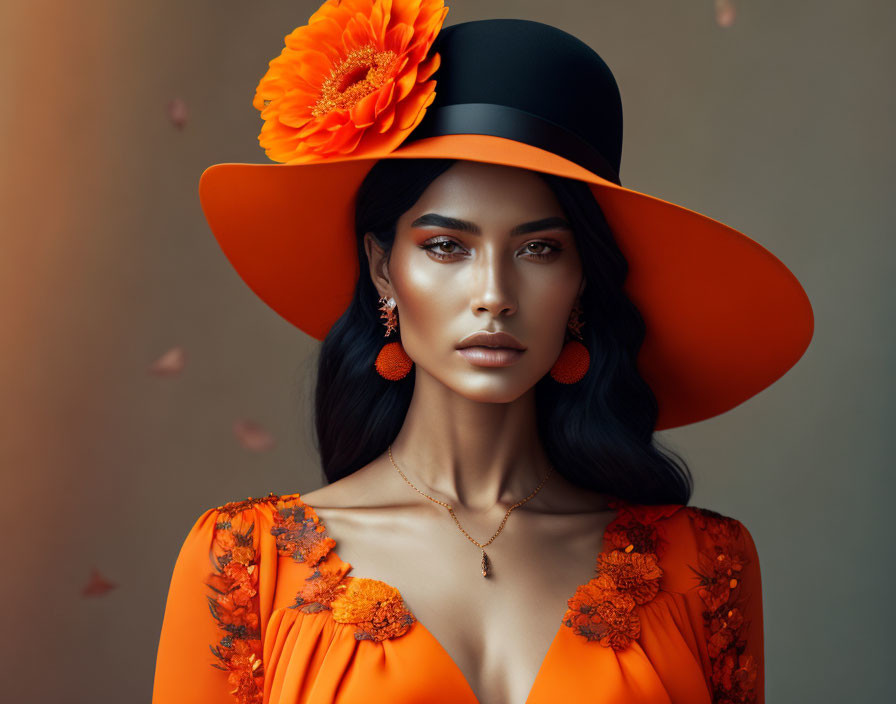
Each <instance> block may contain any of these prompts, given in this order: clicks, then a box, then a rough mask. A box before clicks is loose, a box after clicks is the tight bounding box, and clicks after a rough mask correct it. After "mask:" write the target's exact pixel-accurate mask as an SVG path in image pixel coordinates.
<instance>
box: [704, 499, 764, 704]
mask: <svg viewBox="0 0 896 704" xmlns="http://www.w3.org/2000/svg"><path fill="white" fill-rule="evenodd" d="M690 515H691V519H692V520H693V522H694V524H695V525H696V526H697V527H698V528H700V530H702V531H704V532H705V533H706V534H707V535H708V536H709V538H710V544H709V546H707V547H705V548H703V549H702V550H701V551H700V554H699V556H698V558H697V559H698V567H697V568H696V569H695V568H694V567H693V566H692V567H691V569H692V570H693V571H694V572H695V573H696V575H697V577H698V578H699V585H698V592H697V593H698V594H699V596H700V599H701V601H703V603H704V605H705V607H706V610H705V611H704V612H703V619H704V628H705V630H706V637H707V645H708V652H709V659H710V663H711V668H712V674H711V684H712V689H713V692H712V695H713V701H714V702H715V701H718V702H724V703H726V704H728V703H731V704H752V703H754V702H755V701H756V691H755V686H756V679H757V677H758V674H759V673H758V666H757V663H756V661H755V658H754V657H753V656H752V655H749V654H746V653H744V650H745V647H746V641H745V638H744V636H745V628H746V626H747V625H748V624H747V623H746V622H745V620H744V617H743V612H742V608H741V607H742V603H741V602H742V599H743V594H742V593H741V580H740V575H741V572H742V571H743V569H744V567H745V566H746V564H747V557H746V553H745V550H744V547H743V545H742V541H741V534H740V527H739V524H738V522H737V521H735V520H734V519H733V518H728V517H727V516H723V515H721V514H719V513H716V512H715V511H710V510H709V509H703V508H696V507H693V508H692V511H691V513H690Z"/></svg>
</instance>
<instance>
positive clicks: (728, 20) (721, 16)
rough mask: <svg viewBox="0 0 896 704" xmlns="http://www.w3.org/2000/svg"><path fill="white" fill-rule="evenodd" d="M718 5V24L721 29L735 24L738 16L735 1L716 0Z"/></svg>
mask: <svg viewBox="0 0 896 704" xmlns="http://www.w3.org/2000/svg"><path fill="white" fill-rule="evenodd" d="M715 3H716V24H717V25H719V27H730V26H731V25H733V24H734V18H735V16H736V15H737V12H736V10H735V9H734V0H715Z"/></svg>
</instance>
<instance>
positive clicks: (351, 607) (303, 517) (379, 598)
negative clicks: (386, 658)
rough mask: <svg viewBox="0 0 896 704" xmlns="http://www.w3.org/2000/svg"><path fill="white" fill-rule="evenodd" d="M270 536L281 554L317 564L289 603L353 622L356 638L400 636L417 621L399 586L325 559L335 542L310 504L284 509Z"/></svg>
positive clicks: (371, 638) (341, 621)
mask: <svg viewBox="0 0 896 704" xmlns="http://www.w3.org/2000/svg"><path fill="white" fill-rule="evenodd" d="M271 535H273V536H274V537H275V538H276V541H277V551H278V553H279V554H280V555H288V556H290V557H292V558H293V560H295V561H296V562H303V563H307V564H308V565H310V566H311V567H313V568H314V571H313V572H312V573H311V574H310V575H309V576H308V578H307V579H306V580H305V583H304V584H303V585H302V588H301V589H300V590H299V592H298V594H296V597H295V603H294V604H293V605H292V606H291V607H290V608H292V609H298V610H300V611H302V612H303V613H315V612H317V611H324V610H330V611H331V612H332V616H333V620H334V621H336V622H337V623H349V624H353V625H354V626H355V638H357V639H358V640H376V641H381V640H385V639H387V638H396V637H398V636H401V635H404V634H405V633H406V632H407V630H408V629H409V628H410V626H411V625H412V624H413V623H414V622H415V621H416V619H415V618H414V616H413V614H411V612H410V611H409V610H408V609H407V607H406V606H405V604H404V600H403V599H402V597H401V594H400V593H399V591H398V590H397V589H395V588H394V587H392V586H390V585H388V584H386V583H385V582H381V581H379V580H376V579H367V578H360V577H348V576H347V575H348V571H349V570H350V569H351V565H349V564H348V563H347V562H344V561H342V560H330V559H327V558H328V556H329V555H330V554H331V552H332V550H333V548H334V547H335V545H336V541H335V540H333V539H332V538H331V537H330V536H329V535H327V529H326V527H325V526H324V525H323V523H321V521H320V518H319V517H318V515H317V513H315V511H314V509H313V508H312V507H311V506H308V505H307V504H304V503H300V504H298V505H294V506H286V507H283V508H280V509H279V510H278V511H277V512H276V513H275V514H274V526H273V527H272V528H271Z"/></svg>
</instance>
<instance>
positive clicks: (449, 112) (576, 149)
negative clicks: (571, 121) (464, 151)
mask: <svg viewBox="0 0 896 704" xmlns="http://www.w3.org/2000/svg"><path fill="white" fill-rule="evenodd" d="M449 134H487V135H492V136H493V137H504V138H506V139H512V140H514V141H517V142H523V143H524V144H529V145H531V146H533V147H538V148H539V149H544V150H545V151H549V152H553V153H554V154H557V155H558V156H562V157H563V158H564V159H568V160H569V161H572V162H574V163H576V164H578V165H579V166H581V167H583V168H586V169H588V170H589V171H591V172H592V173H595V174H597V175H598V176H600V177H601V178H604V179H606V180H607V181H612V182H613V183H615V184H617V185H621V183H620V181H619V174H618V173H617V172H616V170H615V169H614V168H613V167H612V166H610V164H609V162H607V160H606V159H605V158H604V157H603V155H602V154H601V153H600V152H599V151H597V150H596V149H595V148H594V147H593V146H591V145H590V144H589V143H588V142H586V141H585V140H584V139H582V138H581V137H579V136H578V135H576V134H574V133H572V132H570V131H569V130H567V129H565V128H564V127H561V126H560V125H558V124H556V123H554V122H550V121H548V120H545V119H543V118H540V117H538V116H536V115H533V114H532V113H529V112H525V111H523V110H519V109H517V108H512V107H508V106H507V105H497V104H494V103H458V104H454V105H443V106H441V107H437V108H434V109H429V110H427V111H426V115H425V117H424V119H423V120H422V121H421V122H420V124H419V125H418V126H417V127H416V128H415V129H414V131H413V132H412V133H411V134H410V136H409V137H408V138H407V139H406V140H405V143H409V142H412V141H415V140H417V139H423V138H425V137H438V136H442V135H449Z"/></svg>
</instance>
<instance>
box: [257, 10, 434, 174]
mask: <svg viewBox="0 0 896 704" xmlns="http://www.w3.org/2000/svg"><path fill="white" fill-rule="evenodd" d="M447 12H448V8H447V7H445V3H444V0H327V2H326V3H324V4H323V5H322V6H321V7H320V8H319V9H318V10H317V12H315V13H314V14H313V15H312V16H311V18H310V19H309V21H308V24H307V25H304V26H302V27H297V28H296V29H295V30H293V32H292V33H291V34H289V35H288V36H287V37H286V40H285V41H286V46H285V47H284V49H283V51H282V52H281V54H280V56H278V57H277V58H275V59H273V60H272V61H271V62H270V64H269V68H268V71H267V73H266V74H265V75H264V77H263V78H262V79H261V81H260V82H259V84H258V88H257V89H256V92H255V98H254V99H253V101H252V105H253V106H254V107H255V108H256V109H258V110H260V111H261V117H262V119H263V120H264V126H263V127H262V128H261V133H260V134H259V136H258V142H259V144H260V145H261V146H262V147H263V148H264V150H265V153H266V154H267V155H268V157H269V158H270V159H272V160H273V161H279V162H287V163H305V162H310V161H320V160H323V159H326V158H328V157H334V156H344V155H347V154H366V153H372V152H376V151H381V150H384V151H392V150H393V149H394V148H395V147H397V146H398V145H399V144H401V142H402V141H403V140H404V138H405V137H407V135H408V134H409V133H410V132H411V131H412V130H413V129H414V128H415V127H416V126H417V125H418V124H419V123H420V121H421V120H422V119H423V115H424V114H425V112H426V108H427V107H428V106H429V105H430V104H431V103H432V101H433V100H434V98H435V85H436V81H435V80H432V79H431V76H432V75H433V74H434V73H435V71H436V69H437V68H438V67H439V58H440V57H439V54H438V53H433V54H432V55H428V54H429V49H430V47H431V46H432V44H433V42H434V41H435V38H436V36H437V35H438V33H439V31H440V30H441V28H442V22H443V21H444V19H445V15H446V14H447Z"/></svg>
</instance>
